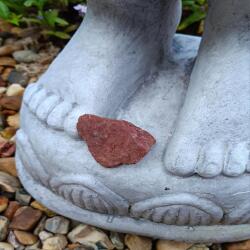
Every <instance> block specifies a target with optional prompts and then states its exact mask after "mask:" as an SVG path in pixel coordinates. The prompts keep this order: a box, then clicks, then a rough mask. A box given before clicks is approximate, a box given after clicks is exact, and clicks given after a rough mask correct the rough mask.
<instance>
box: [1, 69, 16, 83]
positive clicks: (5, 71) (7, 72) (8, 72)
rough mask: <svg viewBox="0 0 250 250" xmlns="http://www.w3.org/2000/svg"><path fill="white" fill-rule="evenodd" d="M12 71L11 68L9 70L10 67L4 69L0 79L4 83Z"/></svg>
mask: <svg viewBox="0 0 250 250" xmlns="http://www.w3.org/2000/svg"><path fill="white" fill-rule="evenodd" d="M12 70H13V68H11V67H7V68H6V67H5V68H4V70H3V72H2V74H1V77H2V79H3V81H5V82H6V81H7V80H8V78H9V75H10V73H11V72H12ZM5 86H6V85H5Z"/></svg>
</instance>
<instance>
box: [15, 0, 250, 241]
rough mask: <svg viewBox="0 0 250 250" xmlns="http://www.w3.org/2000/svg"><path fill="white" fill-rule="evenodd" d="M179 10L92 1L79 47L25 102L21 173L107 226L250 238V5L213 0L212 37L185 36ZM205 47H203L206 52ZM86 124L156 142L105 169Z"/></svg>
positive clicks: (42, 195)
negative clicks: (103, 123) (135, 157)
mask: <svg viewBox="0 0 250 250" xmlns="http://www.w3.org/2000/svg"><path fill="white" fill-rule="evenodd" d="M180 16H181V5H180V1H179V0H102V1H100V0H89V3H88V11H87V15H86V17H85V19H84V22H83V23H82V25H81V27H80V28H79V30H78V31H77V32H76V34H75V35H74V37H73V38H72V40H71V41H70V42H69V44H68V45H67V46H66V48H65V49H64V50H63V51H62V52H61V54H60V55H59V56H58V57H57V59H56V60H55V61H54V62H53V63H52V65H51V66H50V68H49V69H48V71H47V72H46V73H45V74H44V75H43V76H42V77H41V78H40V80H39V81H38V83H35V84H31V85H30V86H29V87H28V89H27V90H26V92H25V95H24V100H23V106H22V112H21V130H20V131H19V132H18V135H17V155H16V161H17V167H18V172H19V175H20V178H21V180H22V182H23V184H24V186H25V188H26V189H27V190H28V191H29V192H30V193H31V194H32V195H33V196H34V197H35V198H36V199H38V200H39V201H41V202H42V203H44V204H45V205H47V206H48V207H49V208H51V209H52V210H55V211H56V212H58V213H61V214H63V215H65V216H68V217H71V218H73V219H76V220H79V221H82V222H84V223H87V224H93V225H95V226H98V227H102V228H106V229H110V230H116V231H121V232H130V233H136V234H142V235H145V236H152V237H157V238H166V239H171V240H178V241H190V242H226V241H236V240H244V239H247V238H249V237H250V160H249V156H250V1H249V0H240V1H239V0H231V1H228V0H220V1H219V0H210V1H209V13H208V16H207V19H206V24H205V33H204V36H203V38H202V41H201V45H200V39H199V38H197V37H192V36H185V35H174V33H175V30H176V27H177V25H178V23H179V20H180ZM199 45H200V46H199ZM83 114H94V115H98V116H101V117H106V118H112V119H118V120H121V119H122V120H126V121H129V122H131V123H133V124H135V125H136V126H138V127H140V128H143V129H145V130H147V131H148V132H149V133H150V134H152V135H153V136H154V138H155V139H156V144H155V145H154V146H153V148H152V150H151V151H150V152H149V153H148V154H147V155H146V156H145V157H144V158H143V159H142V160H141V161H140V162H139V163H137V164H135V165H122V166H120V167H118V168H110V169H109V168H104V167H103V166H101V165H100V164H98V163H97V162H96V161H95V159H94V158H93V157H92V155H91V154H90V152H89V150H88V147H87V145H86V143H85V142H84V141H83V140H81V139H80V137H79V136H78V133H77V129H76V124H77V121H78V118H79V117H80V116H81V115H83Z"/></svg>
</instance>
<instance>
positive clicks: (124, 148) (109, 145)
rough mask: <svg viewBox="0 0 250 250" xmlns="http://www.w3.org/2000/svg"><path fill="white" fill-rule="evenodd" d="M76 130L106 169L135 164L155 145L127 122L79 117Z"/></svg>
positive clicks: (141, 131)
mask: <svg viewBox="0 0 250 250" xmlns="http://www.w3.org/2000/svg"><path fill="white" fill-rule="evenodd" d="M77 130H78V133H79V135H80V137H81V138H82V139H83V140H85V141H86V143H87V145H88V148H89V150H90V152H91V154H92V155H93V157H94V158H95V159H96V161H97V162H99V163H100V164H101V165H103V166H105V167H117V166H119V165H122V164H136V163H137V162H139V161H140V160H141V159H142V158H143V157H144V156H145V155H146V154H147V153H148V152H149V150H150V149H151V147H152V146H153V145H154V144H155V142H156V141H155V139H154V137H153V136H152V135H150V134H149V133H148V132H146V131H144V130H142V129H141V128H138V127H136V126H135V125H133V124H131V123H129V122H127V121H118V120H111V119H107V118H103V117H98V116H95V115H83V116H81V117H79V120H78V123H77Z"/></svg>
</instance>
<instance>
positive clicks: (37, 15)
mask: <svg viewBox="0 0 250 250" xmlns="http://www.w3.org/2000/svg"><path fill="white" fill-rule="evenodd" d="M182 2H183V19H182V22H181V24H180V26H179V29H178V30H179V31H181V32H184V33H189V34H190V33H191V34H200V33H202V31H203V20H204V18H205V16H206V11H207V2H206V0H182ZM80 3H81V4H86V0H0V18H1V19H4V20H6V21H7V22H9V23H11V24H13V25H16V26H39V27H40V28H41V30H42V33H43V34H44V35H52V36H56V37H58V38H60V39H69V38H70V34H71V32H72V31H74V30H75V29H76V28H77V26H78V24H79V22H80V20H81V17H80V16H79V15H77V12H76V10H74V6H75V5H77V4H80Z"/></svg>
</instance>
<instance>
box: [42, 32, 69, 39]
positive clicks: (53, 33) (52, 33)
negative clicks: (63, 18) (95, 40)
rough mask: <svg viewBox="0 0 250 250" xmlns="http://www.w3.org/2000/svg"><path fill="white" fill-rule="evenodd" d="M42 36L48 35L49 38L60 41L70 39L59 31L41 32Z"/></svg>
mask: <svg viewBox="0 0 250 250" xmlns="http://www.w3.org/2000/svg"><path fill="white" fill-rule="evenodd" d="M42 33H43V34H44V35H49V36H55V37H58V38H60V39H65V40H66V39H70V35H69V34H67V33H65V32H61V31H53V30H44V31H43V32H42Z"/></svg>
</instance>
